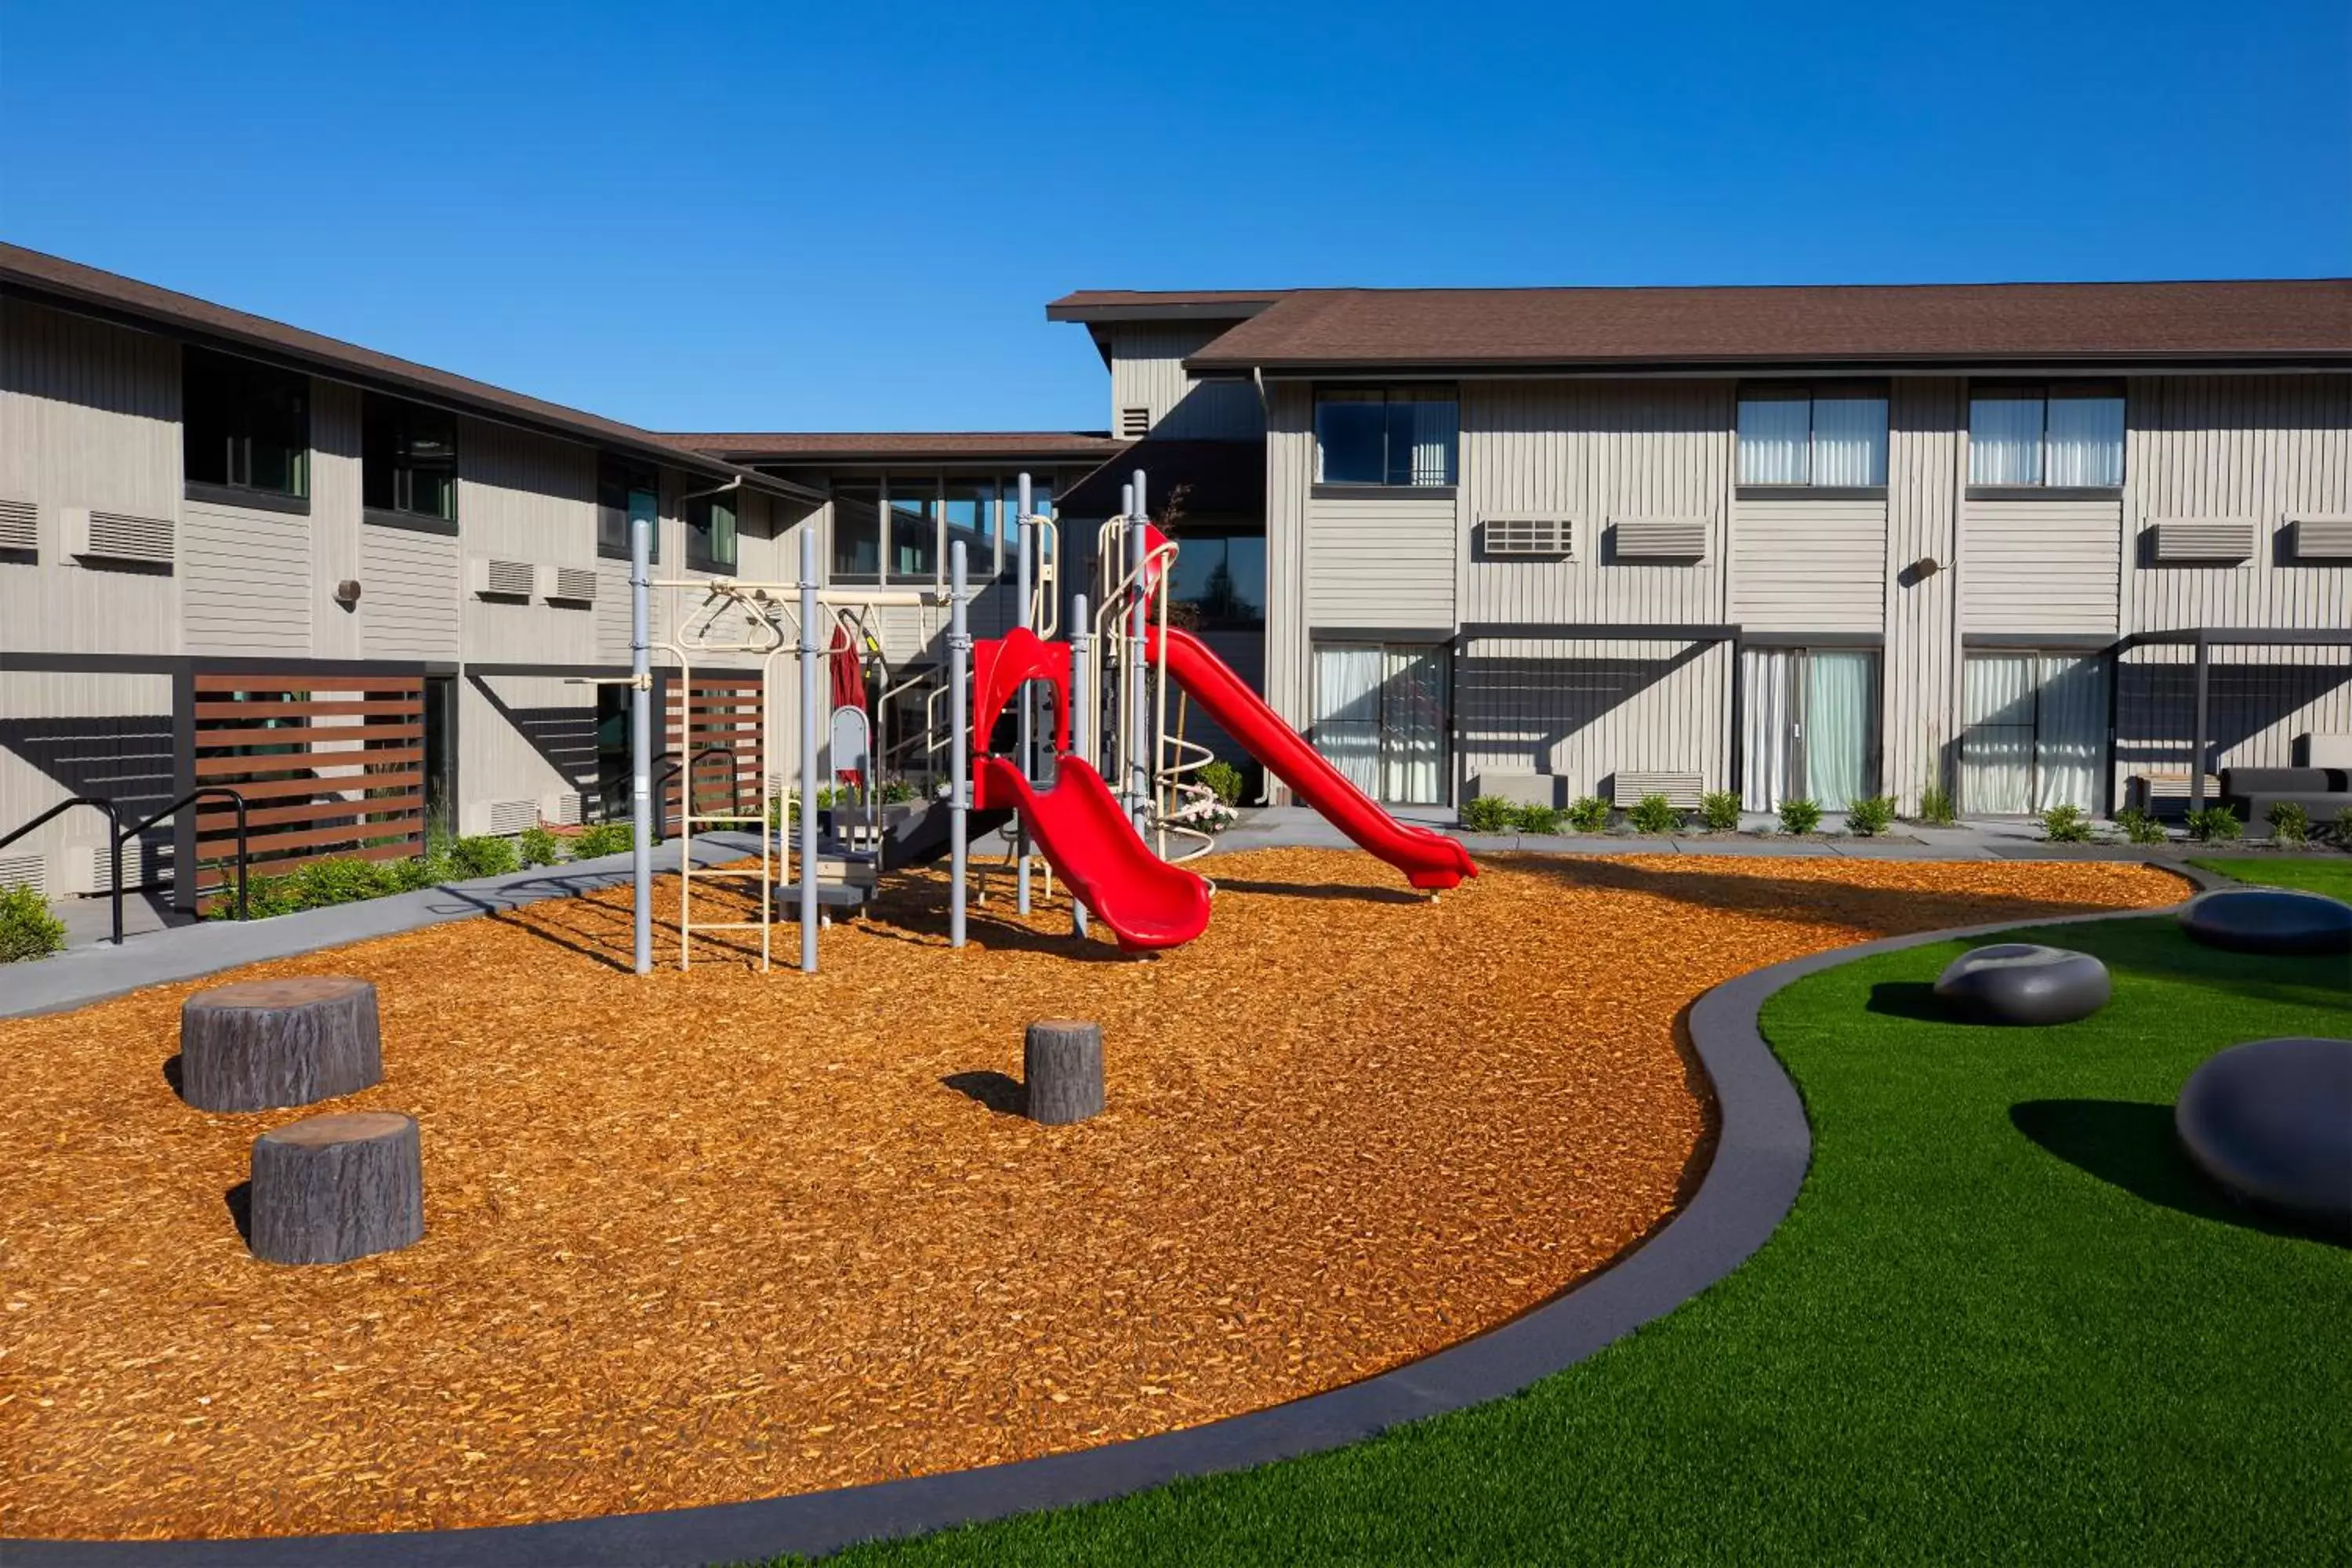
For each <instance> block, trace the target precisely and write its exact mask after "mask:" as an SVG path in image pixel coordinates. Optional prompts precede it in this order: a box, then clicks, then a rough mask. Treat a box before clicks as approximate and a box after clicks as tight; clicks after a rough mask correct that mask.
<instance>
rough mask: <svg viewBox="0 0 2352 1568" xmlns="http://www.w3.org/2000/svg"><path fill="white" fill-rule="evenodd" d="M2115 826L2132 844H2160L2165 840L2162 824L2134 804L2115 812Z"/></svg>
mask: <svg viewBox="0 0 2352 1568" xmlns="http://www.w3.org/2000/svg"><path fill="white" fill-rule="evenodd" d="M2116 826H2117V827H2120V828H2122V829H2123V830H2124V837H2126V838H2128V839H2130V840H2131V841H2132V842H2133V843H2134V844H2161V843H2163V842H2164V840H2165V832H2164V824H2162V823H2161V822H2158V820H2157V819H2156V818H2155V817H2154V816H2150V815H2149V814H2148V813H2147V812H2145V811H2142V810H2141V809H2140V808H2139V807H2137V806H2136V805H2127V806H2126V807H2124V808H2123V809H2122V810H2121V811H2119V812H2117V813H2116Z"/></svg>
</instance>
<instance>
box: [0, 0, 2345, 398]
mask: <svg viewBox="0 0 2352 1568" xmlns="http://www.w3.org/2000/svg"><path fill="white" fill-rule="evenodd" d="M869 12H871V13H875V14H869ZM879 13H880V8H878V7H865V6H824V7H818V6H813V5H742V6H719V5H695V4H689V3H684V0H679V3H673V4H667V5H635V6H617V5H589V4H581V5H547V6H544V7H540V6H530V7H526V6H520V5H491V4H483V5H471V6H463V7H459V6H449V7H446V8H444V7H440V6H436V5H398V6H392V5H384V6H363V5H311V6H302V7H286V8H283V9H279V8H276V7H262V6H255V5H227V4H224V5H205V6H197V5H173V6H169V7H165V6H152V7H151V6H146V5H71V4H66V3H63V0H50V3H47V4H43V5H29V4H26V3H25V0H0V236H5V237H7V238H9V239H12V240H15V241H16V242H18V243H20V244H25V245H29V246H33V247H37V248H39V249H44V250H51V251H56V252H58V253H60V254H62V255H65V256H68V257H71V258H75V259H77V260H81V261H87V262H90V263H92V264H95V265H98V266H101V267H107V268H113V269H115V270H117V271H121V272H126V273H129V274H131V275H132V276H133V277H137V278H142V279H149V280H151V281H153V282H158V283H162V284H165V285H167V286H169V287H173V288H176V289H185V290H187V291H189V292H191V293H194V294H199V295H202V296H205V297H206V298H208V299H214V300H222V301H224V302H226V303H228V304H232V305H236V306H239V307H241V308H244V309H247V310H256V311H259V312H261V313H263V314H265V315H269V316H275V317H278V318H280V319H282V320H285V321H292V322H294V323H296V324H298V325H300V326H304V327H309V328H311V329H313V330H315V331H324V332H329V333H331V334H334V335H336V336H339V337H343V338H348V339H352V340H353V341H355V342H362V343H364V344H367V345H368V346H370V347H373V348H378V349H383V350H384V351H387V352H389V353H399V354H404V355H406V356H408V357H411V358H414V359H418V360H423V361H425V362H426V363H431V364H436V365H440V366H443V367H446V368H447V369H451V370H456V371H459V372H462V373H465V374H470V375H476V376H479V377H482V378H483V379H485V380H488V381H492V382H495V383H498V384H501V385H505V386H510V387H514V388H517V389H519V390H522V391H526V392H530V393H534V394H537V395H541V396H546V397H551V398H554V399H556V400H558V401H561V402H565V403H572V404H576V405H582V406H584V407H587V408H590V409H593V410H594V411H596V412H598V413H603V414H607V415H610V416H614V417H617V418H623V419H627V420H632V421H634V422H636V423H638V424H642V425H646V426H655V427H659V428H691V429H709V428H739V429H740V428H783V429H868V428H878V429H939V428H974V427H979V428H1022V427H1065V426H1080V427H1084V426H1100V425H1102V424H1103V423H1104V421H1105V419H1106V418H1107V414H1106V412H1105V405H1106V403H1107V402H1108V397H1107V395H1106V391H1105V386H1104V380H1103V374H1102V371H1101V367H1100V363H1099V362H1098V361H1097V359H1096V357H1095V355H1094V353H1093V351H1092V349H1091V348H1090V346H1089V345H1088V344H1087V341H1086V337H1085V334H1084V332H1083V331H1081V330H1080V329H1078V328H1076V327H1066V326H1049V325H1048V324H1046V322H1045V320H1044V316H1043V309H1042V308H1043V306H1044V304H1045V301H1046V300H1048V299H1051V298H1052V297H1054V296H1055V295H1056V294H1059V293H1061V292H1063V291H1065V290H1066V289H1073V288H1081V287H1088V288H1118V287H1127V288H1153V287H1189V288H1208V287H1236V286H1240V287H1256V286H1262V285H1268V284H1307V283H1325V284H1341V283H1360V284H1474V283H1493V284H1530V283H1604V284H1605V283H1698V282H1822V281H1857V282H1878V281H1935V280H1970V279H2083V278H2126V279H2128V278H2176V277H2246V276H2261V275H2297V274H2300V275H2311V274H2316V273H2344V272H2352V5H2347V4H2346V3H2345V0H2310V3H2300V0H2276V3H2273V0H2262V3H2259V4H2254V5H2215V4H2211V3H2210V0H2205V3H2201V4H2190V5H2181V4H2171V3H2138V4H2120V5H2094V4H2088V3H2074V0H2069V3H2060V4H2053V3H2049V0H2042V3H2040V4H2031V5H1998V6H1977V5H1965V4H1945V5H1935V6H1924V5H1923V6H1916V7H1910V6H1904V5H1885V4H1872V5H1842V4H1834V3H1818V4H1814V5H1807V6H1800V7H1797V8H1795V10H1793V11H1791V10H1790V9H1789V8H1786V7H1777V8H1776V7H1759V6H1757V5H1753V4H1752V0H1751V3H1749V4H1742V5H1712V4H1681V5H1671V6H1669V5H1657V6H1645V5H1596V6H1591V7H1585V6H1578V5H1528V6H1524V7H1511V8H1508V9H1506V8H1505V7H1502V6H1490V5H1465V4H1460V3H1452V4H1426V3H1424V4H1421V5H1396V4H1388V3H1385V0H1383V3H1371V0H1363V3H1357V4H1349V5H1343V6H1342V5H1333V6H1328V7H1320V6H1318V7H1314V8H1311V9H1310V8H1300V7H1294V6H1288V5H1273V4H1266V3H1265V0H1257V3H1255V4H1248V5H1224V4H1216V5H1197V4H1179V5H1171V6H1157V7H1140V6H1129V5H1106V4H1103V3H1101V0H1093V3H1091V4H1088V5H1073V6H1054V7H1021V6H1015V5H1002V6H1000V5H972V4H957V5H902V6H896V7H891V8H889V9H888V10H887V14H879Z"/></svg>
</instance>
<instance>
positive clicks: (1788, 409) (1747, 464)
mask: <svg viewBox="0 0 2352 1568" xmlns="http://www.w3.org/2000/svg"><path fill="white" fill-rule="evenodd" d="M1880 408H1881V417H1882V420H1883V418H1884V410H1885V405H1883V404H1882V405H1880ZM1812 417H1813V403H1812V399H1811V397H1810V396H1808V395H1806V394H1804V393H1802V392H1797V393H1748V394H1746V395H1742V396H1741V398H1740V399H1739V482H1740V483H1741V484H1743V485H1802V484H1810V483H1812V482H1813V480H1812V478H1811V473H1812V470H1811V463H1810V460H1809V450H1810V447H1811V440H1812ZM1757 809H1759V810H1761V809H1762V808H1761V807H1758V808H1757Z"/></svg>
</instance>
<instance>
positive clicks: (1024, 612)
mask: <svg viewBox="0 0 2352 1568" xmlns="http://www.w3.org/2000/svg"><path fill="white" fill-rule="evenodd" d="M1029 500H1030V489H1029V476H1028V475H1026V474H1024V475H1022V476H1021V510H1020V514H1019V516H1018V517H1017V518H1016V519H1015V521H1014V522H1013V545H1014V554H1015V557H1016V562H1015V566H1014V571H1013V613H1014V614H1015V615H1016V616H1018V617H1019V622H1018V624H1019V625H1021V626H1026V627H1028V628H1029V629H1030V630H1032V631H1034V630H1035V629H1036V626H1035V625H1034V618H1033V617H1032V616H1030V614H1029V582H1030V578H1029V542H1030V540H1031V538H1032V537H1033V536H1034V532H1035V531H1034V529H1032V528H1031V527H1030V525H1029ZM1034 711H1035V710H1034V705H1033V704H1032V703H1031V701H1030V690H1029V686H1028V683H1027V682H1026V681H1024V682H1023V683H1022V687H1021V697H1020V712H1021V736H1020V741H1019V743H1018V745H1017V746H1016V747H1015V749H1014V751H1013V756H1014V757H1015V758H1016V759H1018V761H1019V763H1020V765H1021V776H1022V777H1023V778H1024V779H1029V780H1032V781H1034V779H1035V778H1036V777H1037V753H1036V748H1035V746H1034V744H1033V738H1034V734H1035V728H1034V722H1033V720H1034ZM1013 848H1014V851H1015V862H1016V863H1015V867H1014V870H1013V879H1014V884H1015V887H1016V889H1017V893H1016V897H1015V903H1014V907H1015V908H1017V909H1018V910H1020V911H1021V913H1023V914H1024V915H1025V914H1027V913H1028V912H1029V825H1028V824H1027V823H1026V822H1024V823H1022V824H1021V825H1020V826H1018V827H1017V828H1015V829H1014V830H1013Z"/></svg>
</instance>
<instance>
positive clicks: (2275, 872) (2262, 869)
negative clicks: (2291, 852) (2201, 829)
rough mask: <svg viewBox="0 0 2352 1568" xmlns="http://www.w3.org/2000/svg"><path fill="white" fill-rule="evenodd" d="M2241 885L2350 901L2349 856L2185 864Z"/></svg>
mask: <svg viewBox="0 0 2352 1568" xmlns="http://www.w3.org/2000/svg"><path fill="white" fill-rule="evenodd" d="M2189 864H2190V865H2191V866H2201V867H2203V868H2205V869H2206V870H2208V871H2218V872H2220V873H2221V875H2222V876H2224V877H2230V878H2234V879H2237V880H2238V881H2241V882H2259V883H2261V884H2262V885H2263V886H2264V887H2266V888H2301V889H2304V890H2305V892H2310V893H2326V895H2327V896H2328V897H2329V898H2331V899H2344V900H2352V855H2346V856H2341V857H2338V858H2335V859H2332V860H2273V859H2270V858H2267V857H2263V856H2259V855H2230V856H2216V857H2214V858H2210V859H2207V858H2198V859H2193V860H2191V861H2189Z"/></svg>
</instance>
